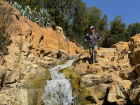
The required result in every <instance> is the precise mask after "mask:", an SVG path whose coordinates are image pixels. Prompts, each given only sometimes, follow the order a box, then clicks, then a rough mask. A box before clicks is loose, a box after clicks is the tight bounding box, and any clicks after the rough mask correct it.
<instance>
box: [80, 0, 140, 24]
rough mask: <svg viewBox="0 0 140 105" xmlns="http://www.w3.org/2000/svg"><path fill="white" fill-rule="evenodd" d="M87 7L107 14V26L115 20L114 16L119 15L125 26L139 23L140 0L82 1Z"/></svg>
mask: <svg viewBox="0 0 140 105" xmlns="http://www.w3.org/2000/svg"><path fill="white" fill-rule="evenodd" d="M82 1H83V2H85V3H86V4H87V7H89V6H96V7H98V8H99V9H100V10H101V11H102V15H104V14H107V16H108V24H110V21H113V20H114V19H115V15H121V17H122V18H123V22H126V25H127V26H128V25H129V24H132V23H136V22H138V23H140V0H82Z"/></svg>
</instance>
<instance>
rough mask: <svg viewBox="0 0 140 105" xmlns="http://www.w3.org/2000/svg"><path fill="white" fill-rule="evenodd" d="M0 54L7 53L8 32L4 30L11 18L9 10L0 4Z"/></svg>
mask: <svg viewBox="0 0 140 105" xmlns="http://www.w3.org/2000/svg"><path fill="white" fill-rule="evenodd" d="M0 14H1V15H0V55H6V54H8V48H7V47H8V45H10V43H11V39H10V33H9V32H7V31H6V29H7V25H8V24H9V23H11V21H12V19H11V17H10V16H9V15H10V14H11V10H10V9H9V8H6V7H4V6H2V4H0Z"/></svg>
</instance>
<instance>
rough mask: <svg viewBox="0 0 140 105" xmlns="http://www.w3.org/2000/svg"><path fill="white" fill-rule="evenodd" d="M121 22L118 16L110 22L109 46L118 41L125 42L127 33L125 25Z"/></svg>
mask: <svg viewBox="0 0 140 105" xmlns="http://www.w3.org/2000/svg"><path fill="white" fill-rule="evenodd" d="M122 20H123V19H122V17H121V16H120V15H119V16H115V19H114V20H113V21H111V22H110V36H111V39H112V43H111V44H115V43H117V42H119V41H127V36H128V33H127V31H126V24H125V22H123V21H122Z"/></svg>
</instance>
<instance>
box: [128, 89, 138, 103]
mask: <svg viewBox="0 0 140 105" xmlns="http://www.w3.org/2000/svg"><path fill="white" fill-rule="evenodd" d="M139 95H140V88H137V89H132V90H131V91H130V95H129V97H130V100H131V102H132V103H133V104H134V105H139V104H140V96H139Z"/></svg>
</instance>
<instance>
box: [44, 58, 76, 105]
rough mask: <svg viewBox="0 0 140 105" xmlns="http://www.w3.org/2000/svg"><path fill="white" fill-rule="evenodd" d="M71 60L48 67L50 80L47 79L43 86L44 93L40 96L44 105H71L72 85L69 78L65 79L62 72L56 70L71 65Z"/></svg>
mask: <svg viewBox="0 0 140 105" xmlns="http://www.w3.org/2000/svg"><path fill="white" fill-rule="evenodd" d="M73 61H74V59H73V60H69V61H67V62H66V63H65V64H63V65H58V66H55V67H54V68H51V69H49V71H50V73H51V78H52V80H47V86H45V93H44V94H43V96H42V99H43V103H44V104H45V105H72V104H74V103H73V96H72V87H71V83H70V80H69V79H65V77H64V75H63V74H62V73H59V72H58V71H56V69H57V70H58V69H59V70H61V69H64V68H66V67H69V66H71V65H72V63H73Z"/></svg>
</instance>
